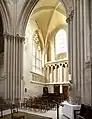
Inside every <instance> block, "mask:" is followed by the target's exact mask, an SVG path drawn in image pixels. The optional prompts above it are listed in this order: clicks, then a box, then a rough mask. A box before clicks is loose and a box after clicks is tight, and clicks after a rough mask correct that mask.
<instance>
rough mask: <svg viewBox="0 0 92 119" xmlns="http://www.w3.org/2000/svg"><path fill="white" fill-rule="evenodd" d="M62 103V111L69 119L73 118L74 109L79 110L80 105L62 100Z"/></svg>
mask: <svg viewBox="0 0 92 119" xmlns="http://www.w3.org/2000/svg"><path fill="white" fill-rule="evenodd" d="M62 104H63V105H64V107H62V113H63V115H64V116H66V117H68V118H69V119H74V110H80V108H81V105H73V104H70V103H68V102H67V101H65V102H63V103H62Z"/></svg>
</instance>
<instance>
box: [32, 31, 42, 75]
mask: <svg viewBox="0 0 92 119" xmlns="http://www.w3.org/2000/svg"><path fill="white" fill-rule="evenodd" d="M32 71H33V72H36V73H39V74H42V53H41V43H40V41H39V37H38V35H37V33H35V34H34V36H33V40H32Z"/></svg>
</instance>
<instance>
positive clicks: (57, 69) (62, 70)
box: [46, 62, 68, 83]
mask: <svg viewBox="0 0 92 119" xmlns="http://www.w3.org/2000/svg"><path fill="white" fill-rule="evenodd" d="M46 72H47V73H46V82H47V83H62V82H68V64H67V62H65V63H60V64H54V65H46Z"/></svg>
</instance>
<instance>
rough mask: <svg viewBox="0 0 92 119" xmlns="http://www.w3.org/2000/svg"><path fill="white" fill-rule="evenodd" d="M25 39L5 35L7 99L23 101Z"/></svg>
mask: <svg viewBox="0 0 92 119" xmlns="http://www.w3.org/2000/svg"><path fill="white" fill-rule="evenodd" d="M23 41H24V37H20V36H16V37H15V36H12V35H9V34H5V35H4V75H5V76H6V79H5V99H10V100H12V101H14V99H15V98H19V99H21V77H23Z"/></svg>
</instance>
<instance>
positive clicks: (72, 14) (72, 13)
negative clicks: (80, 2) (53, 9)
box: [69, 10, 74, 21]
mask: <svg viewBox="0 0 92 119" xmlns="http://www.w3.org/2000/svg"><path fill="white" fill-rule="evenodd" d="M73 16H74V10H72V11H71V13H70V15H69V17H70V21H72V20H73Z"/></svg>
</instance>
